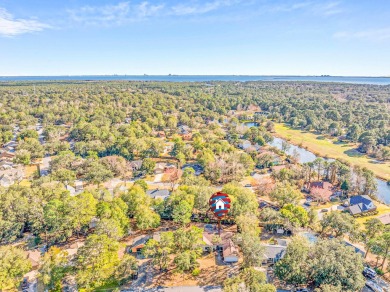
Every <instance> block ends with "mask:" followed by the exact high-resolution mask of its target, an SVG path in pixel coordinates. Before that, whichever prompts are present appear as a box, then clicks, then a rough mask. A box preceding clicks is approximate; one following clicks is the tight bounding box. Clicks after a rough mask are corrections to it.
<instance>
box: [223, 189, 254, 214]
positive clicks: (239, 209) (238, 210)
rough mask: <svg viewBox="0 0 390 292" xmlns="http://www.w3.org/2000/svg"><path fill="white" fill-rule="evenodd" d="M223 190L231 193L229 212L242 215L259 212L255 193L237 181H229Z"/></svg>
mask: <svg viewBox="0 0 390 292" xmlns="http://www.w3.org/2000/svg"><path fill="white" fill-rule="evenodd" d="M222 192H224V193H226V194H228V195H229V197H230V199H231V200H232V203H231V205H232V206H231V209H230V211H229V214H231V215H233V216H236V217H237V216H240V215H245V214H255V215H256V214H257V213H258V202H257V198H256V195H255V193H253V192H251V191H250V190H248V189H247V188H244V187H242V186H240V185H239V184H237V183H228V184H226V185H224V186H223V188H222Z"/></svg>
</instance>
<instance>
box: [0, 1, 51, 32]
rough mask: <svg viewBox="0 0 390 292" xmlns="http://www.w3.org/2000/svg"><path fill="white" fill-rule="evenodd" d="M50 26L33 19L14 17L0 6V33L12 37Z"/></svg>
mask: <svg viewBox="0 0 390 292" xmlns="http://www.w3.org/2000/svg"><path fill="white" fill-rule="evenodd" d="M49 27H50V26H49V25H47V24H44V23H42V22H39V21H38V20H35V19H21V18H19V19H15V18H14V16H13V15H12V14H10V13H9V12H8V11H7V10H6V9H5V8H1V7H0V35H1V36H6V37H12V36H16V35H19V34H25V33H31V32H36V31H41V30H43V29H45V28H49Z"/></svg>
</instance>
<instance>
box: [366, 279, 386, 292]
mask: <svg viewBox="0 0 390 292" xmlns="http://www.w3.org/2000/svg"><path fill="white" fill-rule="evenodd" d="M366 286H367V287H368V288H370V289H371V290H372V291H374V292H384V290H383V289H382V287H380V286H379V285H378V284H377V283H375V282H374V281H371V280H368V281H367V282H366Z"/></svg>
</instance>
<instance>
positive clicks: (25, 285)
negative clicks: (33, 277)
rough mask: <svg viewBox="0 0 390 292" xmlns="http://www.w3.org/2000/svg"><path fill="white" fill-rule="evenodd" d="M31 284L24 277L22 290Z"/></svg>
mask: <svg viewBox="0 0 390 292" xmlns="http://www.w3.org/2000/svg"><path fill="white" fill-rule="evenodd" d="M29 286H30V285H29V283H28V279H27V278H24V279H23V281H22V290H27V289H28V287H29Z"/></svg>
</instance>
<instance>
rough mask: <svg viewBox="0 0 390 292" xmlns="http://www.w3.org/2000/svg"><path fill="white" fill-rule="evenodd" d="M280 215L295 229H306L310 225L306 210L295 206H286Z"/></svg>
mask: <svg viewBox="0 0 390 292" xmlns="http://www.w3.org/2000/svg"><path fill="white" fill-rule="evenodd" d="M280 214H281V215H282V217H284V218H286V219H287V220H288V221H289V223H290V224H292V225H293V226H294V227H305V226H307V225H308V224H309V215H308V213H307V211H306V210H305V208H303V207H301V206H294V205H293V204H288V205H285V206H284V207H283V208H282V209H281V210H280Z"/></svg>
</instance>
